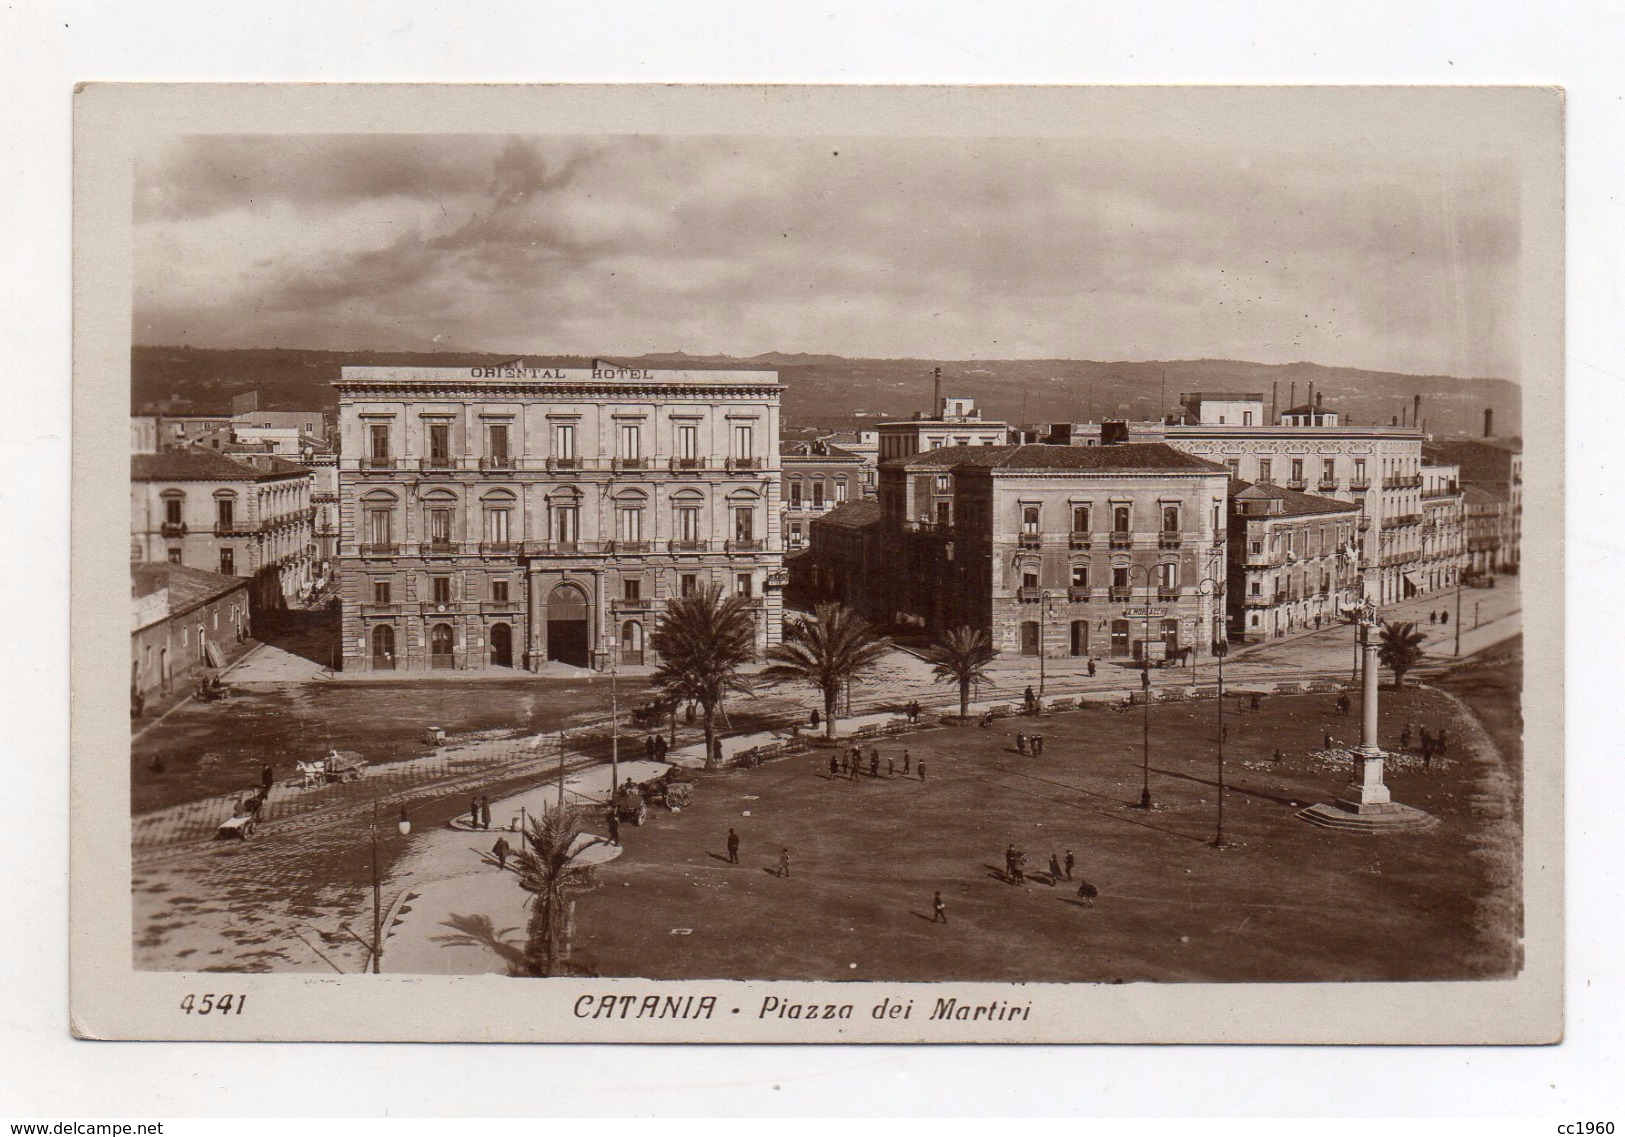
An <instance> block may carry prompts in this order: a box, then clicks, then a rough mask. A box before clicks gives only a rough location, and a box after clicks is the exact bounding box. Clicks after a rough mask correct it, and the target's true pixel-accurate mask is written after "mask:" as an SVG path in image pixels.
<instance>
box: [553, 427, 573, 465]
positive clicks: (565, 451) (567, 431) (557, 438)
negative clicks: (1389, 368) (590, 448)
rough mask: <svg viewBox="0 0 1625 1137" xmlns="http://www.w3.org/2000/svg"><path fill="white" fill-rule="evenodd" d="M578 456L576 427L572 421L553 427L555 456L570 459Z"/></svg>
mask: <svg viewBox="0 0 1625 1137" xmlns="http://www.w3.org/2000/svg"><path fill="white" fill-rule="evenodd" d="M575 456H576V428H575V424H574V423H571V422H561V423H558V424H556V425H555V426H554V427H553V457H555V458H560V459H563V460H565V461H570V460H571V459H573V458H575Z"/></svg>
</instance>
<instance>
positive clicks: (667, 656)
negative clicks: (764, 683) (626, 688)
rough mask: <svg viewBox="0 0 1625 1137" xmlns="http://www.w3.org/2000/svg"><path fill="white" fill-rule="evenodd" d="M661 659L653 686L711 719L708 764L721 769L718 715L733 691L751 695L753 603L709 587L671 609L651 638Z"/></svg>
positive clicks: (708, 723)
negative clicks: (745, 673)
mask: <svg viewBox="0 0 1625 1137" xmlns="http://www.w3.org/2000/svg"><path fill="white" fill-rule="evenodd" d="M649 643H650V646H652V647H653V648H654V649H655V651H656V652H658V653H659V655H660V665H659V666H658V667H656V668H655V672H654V675H653V676H652V677H651V682H652V683H653V684H654V686H655V688H656V689H657V690H659V691H660V692H662V693H663V694H664V695H666V696H667V697H669V698H672V699H675V700H677V701H678V702H683V703H694V704H695V705H697V706H698V707H699V708H700V713H701V714H702V715H703V716H704V719H705V764H706V766H707V767H710V766H713V765H715V764H716V763H715V759H714V757H713V755H714V753H715V744H716V736H717V734H716V730H717V725H716V720H717V711H718V710H719V709H720V708H721V707H722V701H723V699H724V698H726V697H727V694H728V692H729V691H749V690H750V685H749V684H748V683H746V682H745V680H744V679H743V678H742V677H741V676H740V674H739V669H740V668H741V667H743V666H744V665H745V664H746V663H749V662H750V661H751V659H752V658H754V656H755V654H756V619H755V616H754V615H753V614H752V612H751V608H750V602H749V599H748V598H747V597H744V596H740V595H737V594H736V595H733V596H726V597H725V596H723V594H722V588H721V587H720V586H718V585H714V584H713V585H709V586H707V587H705V588H702V589H699V590H697V591H695V592H692V593H690V594H689V595H687V596H679V597H677V598H676V599H674V600H672V601H670V602H669V603H668V604H667V605H666V609H665V611H664V612H662V613H661V614H660V620H659V622H658V623H656V625H655V630H654V632H653V633H652V634H651V635H650V636H649Z"/></svg>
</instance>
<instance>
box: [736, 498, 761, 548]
mask: <svg viewBox="0 0 1625 1137" xmlns="http://www.w3.org/2000/svg"><path fill="white" fill-rule="evenodd" d="M755 539H756V511H755V510H754V509H752V508H751V507H750V506H748V505H738V506H735V507H734V540H736V541H754V540H755Z"/></svg>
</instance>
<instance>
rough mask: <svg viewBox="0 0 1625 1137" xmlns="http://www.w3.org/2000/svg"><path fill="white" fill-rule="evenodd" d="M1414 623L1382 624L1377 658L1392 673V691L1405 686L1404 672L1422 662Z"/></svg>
mask: <svg viewBox="0 0 1625 1137" xmlns="http://www.w3.org/2000/svg"><path fill="white" fill-rule="evenodd" d="M1424 638H1425V637H1424V636H1423V635H1422V633H1421V632H1420V631H1418V630H1417V627H1416V623H1415V621H1412V620H1405V621H1403V622H1401V623H1398V624H1384V625H1383V626H1382V634H1381V637H1380V639H1379V642H1378V644H1377V658H1378V659H1379V660H1381V661H1382V665H1383V666H1384V667H1386V668H1388V670H1390V671H1392V672H1393V673H1394V690H1396V691H1397V690H1399V689H1400V688H1401V687H1403V686H1404V685H1405V672H1407V671H1409V670H1410V669H1411V668H1413V667H1415V666H1416V665H1417V664H1418V663H1420V662H1421V661H1422V641H1423V639H1424Z"/></svg>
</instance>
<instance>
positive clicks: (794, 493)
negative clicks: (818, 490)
mask: <svg viewBox="0 0 1625 1137" xmlns="http://www.w3.org/2000/svg"><path fill="white" fill-rule="evenodd" d="M790 504H791V505H793V506H794V507H796V508H797V509H800V508H801V480H800V479H799V478H798V479H796V480H795V481H793V482H791V483H790Z"/></svg>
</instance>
